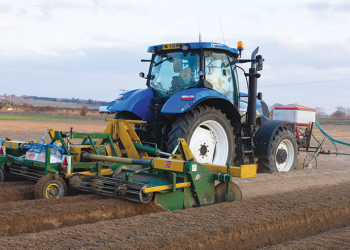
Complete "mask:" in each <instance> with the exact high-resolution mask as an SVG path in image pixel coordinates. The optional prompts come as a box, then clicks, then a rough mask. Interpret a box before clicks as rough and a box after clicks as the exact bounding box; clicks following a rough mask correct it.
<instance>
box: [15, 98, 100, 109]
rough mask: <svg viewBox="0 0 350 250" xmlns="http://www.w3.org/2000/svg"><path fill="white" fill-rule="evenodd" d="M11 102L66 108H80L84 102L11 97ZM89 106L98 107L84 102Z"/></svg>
mask: <svg viewBox="0 0 350 250" xmlns="http://www.w3.org/2000/svg"><path fill="white" fill-rule="evenodd" d="M12 102H13V103H15V104H21V103H28V104H31V105H34V106H52V107H68V108H80V107H81V106H83V105H84V104H81V103H69V102H54V101H45V100H34V99H13V100H12ZM86 106H88V107H89V108H95V109H97V108H98V105H90V104H86Z"/></svg>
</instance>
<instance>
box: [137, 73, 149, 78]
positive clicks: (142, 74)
mask: <svg viewBox="0 0 350 250" xmlns="http://www.w3.org/2000/svg"><path fill="white" fill-rule="evenodd" d="M139 76H140V77H141V78H144V79H147V77H145V73H143V72H140V73H139Z"/></svg>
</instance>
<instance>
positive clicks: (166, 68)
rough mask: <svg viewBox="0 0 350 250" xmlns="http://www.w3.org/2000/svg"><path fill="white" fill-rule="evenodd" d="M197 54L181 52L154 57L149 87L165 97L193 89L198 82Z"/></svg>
mask: <svg viewBox="0 0 350 250" xmlns="http://www.w3.org/2000/svg"><path fill="white" fill-rule="evenodd" d="M198 71H199V52H195V51H190V52H188V51H181V52H169V53H164V54H161V55H156V56H155V58H154V60H153V62H152V71H151V77H150V87H151V88H153V89H154V90H156V91H157V92H158V93H159V95H161V96H163V97H165V96H169V95H172V94H174V93H176V92H178V91H180V90H184V89H188V88H191V87H194V86H196V85H197V84H198V82H199V75H198Z"/></svg>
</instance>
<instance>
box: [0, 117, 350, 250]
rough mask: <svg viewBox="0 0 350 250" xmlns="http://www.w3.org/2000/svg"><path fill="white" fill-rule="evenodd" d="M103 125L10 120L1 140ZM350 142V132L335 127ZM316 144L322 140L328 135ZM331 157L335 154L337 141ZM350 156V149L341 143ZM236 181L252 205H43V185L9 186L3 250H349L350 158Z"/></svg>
mask: <svg viewBox="0 0 350 250" xmlns="http://www.w3.org/2000/svg"><path fill="white" fill-rule="evenodd" d="M106 125H107V123H106V122H103V121H59V122H56V121H55V122H47V121H36V122H29V121H15V122H13V121H0V139H4V138H5V137H6V136H7V137H9V138H11V139H15V140H25V141H27V140H36V139H39V138H41V137H42V136H43V135H44V133H45V131H46V129H47V128H49V127H52V128H54V129H56V130H62V131H68V130H69V129H70V127H73V130H74V131H77V132H78V131H81V132H101V131H103V130H104V128H105V126H106ZM323 127H324V129H325V130H326V131H327V132H328V133H329V134H330V135H331V136H333V137H335V138H337V139H340V140H344V141H348V142H349V141H350V126H349V125H325V126H323ZM315 135H316V137H318V138H320V139H322V138H323V137H322V136H321V133H320V132H317V131H315ZM323 148H324V150H326V151H328V150H330V151H332V152H333V151H334V147H333V146H332V144H331V143H330V142H329V141H325V142H324V144H323ZM339 152H342V153H350V147H345V146H339ZM305 155H306V154H305V153H300V155H299V156H298V167H297V170H294V171H291V172H286V173H275V174H258V175H257V177H256V178H250V179H235V180H234V181H235V182H236V183H237V184H238V185H239V186H240V188H241V190H242V192H243V201H242V202H231V203H220V204H214V205H209V206H203V207H197V208H191V209H186V210H180V211H172V212H169V211H164V210H163V209H161V208H159V207H158V206H156V205H155V204H154V203H149V204H136V203H131V202H127V201H124V200H118V199H112V198H104V197H102V196H98V195H94V194H81V193H80V194H77V195H74V196H68V197H64V198H61V199H57V200H33V188H34V185H35V183H34V182H30V181H16V182H7V183H6V182H5V183H0V190H1V191H2V192H1V194H0V242H1V247H0V248H2V249H135V248H140V249H158V248H164V249H197V248H201V249H212V248H217V249H256V248H264V249H265V248H267V249H349V248H350V240H349V239H350V191H349V190H350V156H345V155H338V156H336V155H320V156H319V157H318V158H317V161H318V166H317V169H303V168H302V166H303V161H304V158H305Z"/></svg>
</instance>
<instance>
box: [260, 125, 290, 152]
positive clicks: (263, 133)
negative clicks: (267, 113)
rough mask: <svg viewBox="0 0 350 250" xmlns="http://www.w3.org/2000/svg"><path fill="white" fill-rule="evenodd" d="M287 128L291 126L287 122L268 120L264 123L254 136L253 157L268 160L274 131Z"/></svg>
mask: <svg viewBox="0 0 350 250" xmlns="http://www.w3.org/2000/svg"><path fill="white" fill-rule="evenodd" d="M288 123H289V124H288ZM289 126H291V125H290V122H288V121H280V120H269V121H266V122H264V123H263V124H262V125H261V126H260V127H259V129H258V131H257V132H256V133H255V136H254V146H255V150H254V156H255V157H256V158H269V157H270V147H271V143H272V140H273V137H274V136H275V134H276V131H277V130H278V129H279V128H280V127H289Z"/></svg>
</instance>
